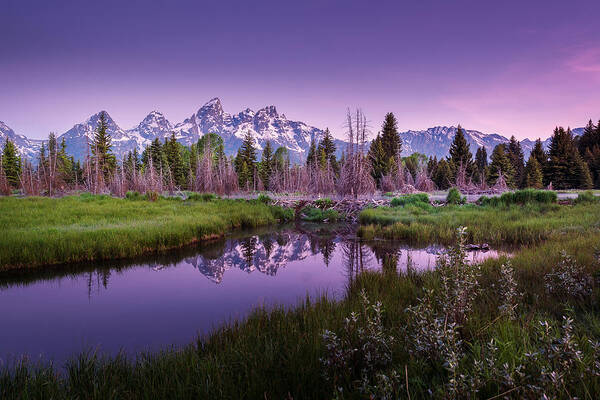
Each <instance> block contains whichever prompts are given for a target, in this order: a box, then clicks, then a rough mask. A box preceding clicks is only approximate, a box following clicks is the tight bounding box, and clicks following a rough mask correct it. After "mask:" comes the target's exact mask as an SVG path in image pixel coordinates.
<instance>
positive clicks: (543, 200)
mask: <svg viewBox="0 0 600 400" xmlns="http://www.w3.org/2000/svg"><path fill="white" fill-rule="evenodd" d="M557 200H558V196H557V195H556V193H555V192H553V191H551V190H538V189H523V190H517V191H514V192H505V193H503V194H502V196H500V197H486V196H481V197H480V198H479V204H481V205H483V206H491V207H498V206H502V205H504V206H508V205H511V204H521V205H525V204H534V203H536V204H552V203H556V202H557Z"/></svg>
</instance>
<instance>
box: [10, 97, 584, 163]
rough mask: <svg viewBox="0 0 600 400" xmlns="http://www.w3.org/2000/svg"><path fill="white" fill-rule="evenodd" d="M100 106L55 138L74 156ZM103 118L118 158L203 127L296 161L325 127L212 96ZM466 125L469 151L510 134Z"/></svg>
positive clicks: (444, 140)
mask: <svg viewBox="0 0 600 400" xmlns="http://www.w3.org/2000/svg"><path fill="white" fill-rule="evenodd" d="M102 112H105V111H101V112H99V113H97V114H94V115H92V116H91V117H90V118H88V119H87V120H86V121H84V122H82V123H80V124H76V125H75V126H73V128H71V129H69V130H68V131H67V132H65V133H63V134H62V135H60V136H59V137H58V139H59V140H62V139H63V138H64V139H65V143H66V145H67V151H68V152H69V153H70V154H72V155H73V156H74V157H75V159H77V160H82V159H83V158H85V156H86V154H87V153H88V150H87V149H88V143H89V142H91V140H92V138H93V136H94V132H95V131H96V129H97V127H98V120H99V118H100V114H101V113H102ZM106 119H107V123H108V133H109V134H110V135H111V137H112V145H113V152H114V153H115V155H116V156H117V158H118V159H121V158H122V157H123V156H124V155H125V154H126V153H127V152H129V151H132V150H133V149H134V148H137V149H138V151H139V152H140V153H141V152H142V151H143V149H144V148H145V147H146V146H147V145H149V144H150V142H151V141H152V140H154V139H156V138H158V139H159V140H160V141H161V142H162V141H164V140H165V139H166V138H168V137H169V136H170V135H171V134H172V133H174V134H175V137H176V138H177V140H178V141H179V142H180V143H182V144H184V145H186V146H189V145H191V144H192V143H195V142H197V141H198V139H200V137H202V136H203V135H204V134H206V133H217V134H219V135H221V137H222V138H223V142H224V145H225V153H226V154H228V155H235V154H236V152H237V150H238V148H239V147H240V145H241V144H242V141H243V139H244V137H245V135H246V134H247V133H248V132H249V133H250V134H251V135H252V137H253V138H254V142H255V145H256V147H257V148H258V149H259V153H260V151H261V150H262V149H263V147H264V145H265V143H266V141H267V140H270V141H271V144H272V146H273V148H274V149H276V148H277V147H280V146H282V147H286V148H287V149H288V152H289V155H290V160H291V161H292V162H293V163H299V162H303V161H304V160H305V159H306V155H307V153H308V149H309V147H310V143H311V140H313V139H315V140H316V141H318V140H320V139H321V138H322V136H323V130H321V129H319V128H316V127H314V126H310V125H308V124H305V123H304V122H301V121H292V120H289V119H287V118H286V116H285V115H284V114H279V113H278V111H277V109H276V107H275V106H272V105H271V106H267V107H264V108H261V109H260V110H258V111H254V110H251V109H249V108H246V109H245V110H242V111H240V112H238V113H237V114H229V113H227V112H225V111H224V109H223V106H222V104H221V100H219V99H218V98H213V99H211V100H210V101H208V102H207V103H206V104H204V105H203V106H202V107H200V108H199V109H198V111H196V112H195V113H194V114H192V115H191V116H190V117H188V118H186V119H185V120H183V121H182V122H179V123H177V124H172V123H171V122H169V120H167V118H166V117H165V116H164V115H163V114H162V113H160V112H158V111H152V112H151V113H150V114H148V115H147V116H146V117H145V118H144V119H143V120H142V121H141V122H140V123H139V124H138V125H137V126H136V127H134V128H132V129H128V130H124V129H122V128H121V127H119V126H118V125H117V123H116V122H115V121H114V120H113V119H112V118H111V117H110V115H109V114H108V113H106ZM456 130H457V128H456V127H454V126H450V127H447V126H436V127H433V128H429V129H426V130H418V131H416V130H409V131H406V132H401V133H400V136H401V138H402V154H403V155H405V156H406V155H410V154H412V153H414V152H418V153H423V154H426V155H428V156H437V157H438V158H441V157H446V156H447V155H448V150H449V149H450V145H451V143H452V140H453V139H454V136H455V134H456ZM464 131H465V137H466V139H467V142H468V143H469V145H470V147H471V152H472V153H473V155H475V152H476V151H477V148H478V147H480V146H484V147H485V148H486V150H487V153H488V155H491V153H492V150H493V149H494V147H495V146H496V145H498V144H500V143H507V142H508V141H509V139H508V138H506V137H504V136H502V135H499V134H496V133H492V134H486V133H482V132H479V131H476V130H469V129H467V130H464ZM573 133H574V134H575V135H581V134H582V133H583V128H576V129H573ZM6 137H8V138H9V139H10V140H12V141H13V142H15V144H16V145H17V148H18V149H19V151H20V152H21V154H23V155H24V156H25V157H26V158H29V159H31V160H34V161H35V158H36V157H37V154H38V152H39V148H40V145H41V143H42V140H32V139H28V138H27V137H25V136H23V135H17V134H16V133H15V132H14V131H13V130H12V129H10V128H9V127H8V126H7V125H6V124H4V123H2V122H0V139H4V140H5V138H6ZM334 142H335V144H336V147H337V155H338V156H340V155H341V153H342V151H344V150H345V148H346V143H345V142H344V141H342V140H339V139H335V141H334ZM543 143H544V146H545V147H546V148H547V147H548V145H549V143H550V139H546V140H545V141H544V142H543ZM534 144H535V141H533V140H530V139H525V140H523V141H521V146H522V147H523V153H524V154H525V157H527V156H528V155H529V153H530V152H531V149H532V148H533V146H534Z"/></svg>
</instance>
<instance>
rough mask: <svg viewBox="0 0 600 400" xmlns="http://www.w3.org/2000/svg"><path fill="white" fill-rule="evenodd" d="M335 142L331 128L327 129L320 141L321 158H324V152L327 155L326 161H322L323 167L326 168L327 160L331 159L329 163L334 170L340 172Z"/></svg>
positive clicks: (319, 151)
mask: <svg viewBox="0 0 600 400" xmlns="http://www.w3.org/2000/svg"><path fill="white" fill-rule="evenodd" d="M335 150H336V148H335V143H334V142H333V137H332V136H331V133H330V132H329V128H327V129H325V135H324V136H323V139H322V140H321V142H320V143H319V148H318V153H319V155H320V157H321V158H323V154H324V157H325V160H324V161H325V162H323V160H320V161H321V164H322V165H321V168H323V169H325V168H326V166H327V161H329V165H330V167H331V168H332V169H333V171H334V172H336V173H337V172H338V165H337V160H336V158H335Z"/></svg>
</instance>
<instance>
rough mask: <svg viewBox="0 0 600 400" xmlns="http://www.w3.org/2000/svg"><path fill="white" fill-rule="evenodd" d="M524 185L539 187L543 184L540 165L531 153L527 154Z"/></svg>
mask: <svg viewBox="0 0 600 400" xmlns="http://www.w3.org/2000/svg"><path fill="white" fill-rule="evenodd" d="M524 174H525V187H528V188H533V189H541V188H542V187H543V186H544V175H543V172H542V167H541V166H540V163H539V162H538V161H537V158H535V157H534V156H533V155H531V156H529V160H528V161H527V165H526V166H525V171H524Z"/></svg>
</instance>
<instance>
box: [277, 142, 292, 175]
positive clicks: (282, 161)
mask: <svg viewBox="0 0 600 400" xmlns="http://www.w3.org/2000/svg"><path fill="white" fill-rule="evenodd" d="M288 164H289V157H288V151H287V148H285V147H278V148H277V150H275V155H274V156H273V168H274V169H275V170H277V171H279V172H282V171H284V170H285V169H286V168H287V165H288Z"/></svg>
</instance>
